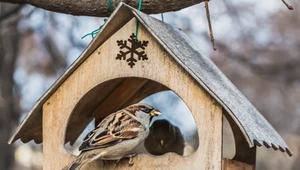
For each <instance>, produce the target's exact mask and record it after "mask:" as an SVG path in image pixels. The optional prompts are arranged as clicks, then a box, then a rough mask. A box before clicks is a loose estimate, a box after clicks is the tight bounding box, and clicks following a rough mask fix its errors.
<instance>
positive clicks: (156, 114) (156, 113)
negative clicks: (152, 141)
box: [150, 110, 161, 117]
mask: <svg viewBox="0 0 300 170" xmlns="http://www.w3.org/2000/svg"><path fill="white" fill-rule="evenodd" d="M150 115H151V116H153V117H154V116H159V115H161V113H160V112H159V111H158V110H152V111H151V112H150Z"/></svg>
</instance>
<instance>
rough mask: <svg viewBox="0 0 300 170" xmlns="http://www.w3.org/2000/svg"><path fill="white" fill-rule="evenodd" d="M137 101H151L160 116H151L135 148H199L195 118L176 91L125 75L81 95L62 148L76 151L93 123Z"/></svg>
mask: <svg viewBox="0 0 300 170" xmlns="http://www.w3.org/2000/svg"><path fill="white" fill-rule="evenodd" d="M138 102H141V103H146V104H149V105H152V106H153V107H155V108H157V109H159V110H160V111H161V112H162V113H163V114H162V115H163V116H161V117H159V118H158V119H153V121H152V125H151V127H150V134H149V136H148V138H147V139H146V141H145V143H144V144H141V146H139V147H138V148H137V149H138V150H137V152H144V153H145V152H146V153H150V154H153V155H163V154H165V153H168V152H175V153H177V154H179V155H184V156H188V155H190V154H192V153H193V152H194V151H195V150H196V149H197V148H198V145H199V138H198V131H197V127H196V123H195V120H194V118H193V116H192V114H191V112H190V110H189V108H188V106H187V105H186V104H185V102H184V101H183V100H182V99H181V98H180V97H179V96H178V95H177V94H176V93H174V92H173V91H172V90H171V89H169V88H168V87H166V86H164V85H162V84H160V83H158V82H155V81H153V80H149V79H145V78H138V77H126V78H117V79H112V80H108V81H106V82H103V83H101V84H99V85H97V86H95V87H94V88H92V89H91V90H90V91H89V92H87V93H86V94H85V95H84V96H82V97H81V99H80V100H79V102H78V103H77V104H76V106H75V108H74V109H73V110H72V113H71V115H70V117H69V120H68V125H67V128H66V132H65V149H66V150H67V151H68V152H70V153H72V154H75V155H77V154H78V153H79V151H78V147H79V145H80V144H81V142H82V138H83V137H84V136H85V135H86V134H87V133H88V132H89V131H91V130H93V128H94V127H95V123H96V124H97V123H98V122H100V121H101V120H102V119H103V118H105V117H106V116H107V115H109V114H110V113H113V112H115V111H118V110H120V109H122V108H124V107H126V106H129V105H131V104H134V103H138ZM154 132H155V133H154ZM157 132H160V133H157ZM180 135H182V136H180ZM178 136H179V137H178ZM162 141H163V142H162ZM176 142H177V143H176ZM178 142H179V144H178ZM150 143H151V144H150ZM156 144H157V146H156ZM175 145H178V146H181V147H174V146H175Z"/></svg>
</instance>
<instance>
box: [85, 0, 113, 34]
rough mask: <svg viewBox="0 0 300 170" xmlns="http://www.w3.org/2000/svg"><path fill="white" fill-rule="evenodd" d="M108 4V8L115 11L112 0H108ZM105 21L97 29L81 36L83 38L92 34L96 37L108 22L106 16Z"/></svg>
mask: <svg viewBox="0 0 300 170" xmlns="http://www.w3.org/2000/svg"><path fill="white" fill-rule="evenodd" d="M107 6H108V9H109V10H110V12H114V7H113V4H112V2H111V0H107ZM103 21H104V22H103V24H102V25H101V26H100V27H99V28H98V29H96V30H94V31H92V32H90V33H88V34H85V35H84V36H82V37H81V39H84V38H85V37H87V36H92V38H94V37H95V36H96V35H97V34H98V32H99V31H100V30H101V29H102V27H103V26H104V25H105V23H106V22H107V18H104V19H103Z"/></svg>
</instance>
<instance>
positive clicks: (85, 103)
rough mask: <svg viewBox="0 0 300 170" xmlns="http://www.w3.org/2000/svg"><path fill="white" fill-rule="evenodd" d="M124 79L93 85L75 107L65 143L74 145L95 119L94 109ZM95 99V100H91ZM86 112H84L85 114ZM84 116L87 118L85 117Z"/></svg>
mask: <svg viewBox="0 0 300 170" xmlns="http://www.w3.org/2000/svg"><path fill="white" fill-rule="evenodd" d="M123 81H124V79H114V80H112V81H109V82H104V83H102V84H100V85H97V86H96V87H93V88H92V89H91V90H90V91H89V92H87V93H86V94H85V95H84V96H83V97H81V99H80V101H79V102H78V103H77V104H76V106H75V107H74V109H73V111H72V113H71V116H70V119H69V122H68V127H67V132H66V139H65V143H67V142H70V144H71V145H72V144H73V143H74V142H75V141H76V139H77V138H78V136H79V135H80V134H81V133H82V131H83V130H84V128H85V127H86V126H87V125H88V124H89V122H91V121H92V119H94V116H93V114H92V113H93V111H94V110H95V109H96V108H97V107H98V105H99V104H100V103H101V102H102V101H103V100H105V99H106V98H107V96H108V95H110V94H111V93H112V92H113V91H114V90H115V88H116V87H118V86H119V85H120V84H121V83H122V82H123ZM91 101H93V102H91ZM83 113H84V114H83ZM83 116H84V117H85V118H83Z"/></svg>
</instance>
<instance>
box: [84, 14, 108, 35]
mask: <svg viewBox="0 0 300 170" xmlns="http://www.w3.org/2000/svg"><path fill="white" fill-rule="evenodd" d="M103 21H104V23H103V24H102V25H101V26H100V27H99V28H98V29H96V30H94V31H92V32H90V33H88V34H85V35H84V36H82V37H81V39H84V38H85V37H87V36H92V38H94V37H95V36H96V35H97V34H98V32H99V31H100V30H101V29H102V27H103V26H104V25H105V23H106V22H107V18H105V19H103Z"/></svg>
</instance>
